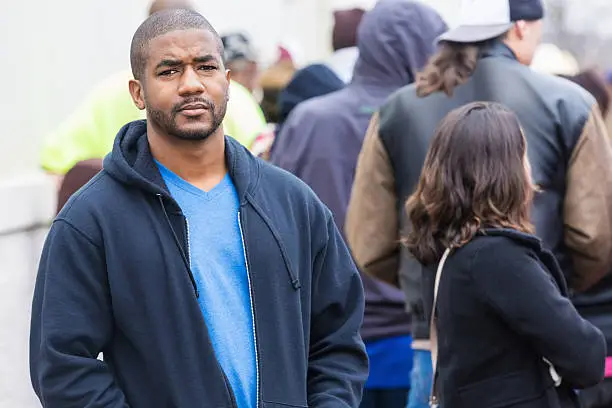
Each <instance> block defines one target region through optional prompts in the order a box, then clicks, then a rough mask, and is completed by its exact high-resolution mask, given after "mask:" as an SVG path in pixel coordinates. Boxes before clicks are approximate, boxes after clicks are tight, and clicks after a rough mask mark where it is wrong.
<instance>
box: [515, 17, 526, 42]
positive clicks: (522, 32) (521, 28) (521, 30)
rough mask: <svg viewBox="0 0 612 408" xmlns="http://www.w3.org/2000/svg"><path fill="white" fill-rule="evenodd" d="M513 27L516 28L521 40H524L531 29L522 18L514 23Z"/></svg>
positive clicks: (516, 33) (517, 36)
mask: <svg viewBox="0 0 612 408" xmlns="http://www.w3.org/2000/svg"><path fill="white" fill-rule="evenodd" d="M513 29H514V33H515V35H516V38H518V39H519V40H522V39H524V38H525V36H526V35H527V31H529V26H528V25H527V22H526V21H523V20H520V21H517V22H516V23H515V24H514V27H513Z"/></svg>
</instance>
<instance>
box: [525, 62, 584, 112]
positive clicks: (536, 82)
mask: <svg viewBox="0 0 612 408" xmlns="http://www.w3.org/2000/svg"><path fill="white" fill-rule="evenodd" d="M521 69H522V71H523V74H524V75H525V76H526V77H527V78H528V79H529V80H530V82H531V83H532V84H533V86H534V87H535V89H536V90H537V91H539V93H540V95H542V96H543V97H545V98H550V99H553V100H556V101H559V102H562V103H565V104H570V105H571V106H572V107H575V108H579V107H582V108H584V109H586V110H587V111H590V110H591V108H592V107H593V105H595V98H594V97H593V96H592V95H591V94H590V93H589V92H588V91H587V90H586V89H584V88H582V87H581V86H580V85H578V84H576V83H574V82H572V81H570V80H568V79H565V78H562V77H559V76H556V75H551V74H547V73H544V72H538V71H535V70H533V69H531V68H529V67H526V66H521Z"/></svg>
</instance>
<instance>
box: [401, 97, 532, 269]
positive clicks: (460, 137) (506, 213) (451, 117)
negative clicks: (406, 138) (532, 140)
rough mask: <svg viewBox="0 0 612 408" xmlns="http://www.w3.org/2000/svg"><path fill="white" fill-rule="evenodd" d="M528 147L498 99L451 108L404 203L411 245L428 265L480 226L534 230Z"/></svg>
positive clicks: (515, 118) (472, 233) (439, 127)
mask: <svg viewBox="0 0 612 408" xmlns="http://www.w3.org/2000/svg"><path fill="white" fill-rule="evenodd" d="M526 149H527V142H526V140H525V137H524V135H523V132H522V130H521V126H520V124H519V121H518V119H517V117H516V116H515V114H514V113H512V112H511V111H510V110H508V109H507V108H505V107H504V106H502V105H500V104H498V103H487V102H476V103H471V104H469V105H465V106H463V107H461V108H459V109H456V110H454V111H452V112H450V113H449V114H448V115H447V116H446V117H445V118H444V119H443V120H442V121H441V123H440V125H439V126H438V129H437V130H436V134H435V135H434V137H433V140H432V142H431V145H430V148H429V151H428V153H427V156H426V158H425V163H424V165H423V170H422V173H421V177H420V180H419V183H418V185H417V188H416V191H415V193H414V194H413V195H412V196H411V197H410V198H409V199H408V202H407V204H406V210H407V212H408V216H409V219H410V222H411V226H412V229H411V231H410V232H409V233H408V235H407V237H406V239H405V244H406V245H407V246H408V249H409V250H410V252H411V253H412V254H413V255H414V256H415V257H416V258H417V259H418V260H419V261H420V262H421V263H422V264H424V265H429V264H435V263H437V262H438V261H439V259H440V258H441V256H442V253H443V252H444V250H445V249H446V248H457V247H461V246H462V245H464V244H466V243H467V242H469V241H470V240H471V239H472V238H473V237H474V236H475V235H476V234H477V233H479V232H480V231H481V230H483V229H485V228H512V229H516V230H519V231H522V232H527V233H531V232H532V231H533V227H532V225H531V223H530V221H529V209H530V206H531V201H532V198H533V194H534V190H535V189H534V186H533V184H532V181H531V175H530V167H529V162H528V160H527V155H526Z"/></svg>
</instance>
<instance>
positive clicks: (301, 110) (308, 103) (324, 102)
mask: <svg viewBox="0 0 612 408" xmlns="http://www.w3.org/2000/svg"><path fill="white" fill-rule="evenodd" d="M344 92H345V89H340V90H338V91H334V92H331V93H328V94H325V95H319V96H315V97H314V98H310V99H307V100H305V101H304V102H301V103H300V104H298V105H297V106H296V107H295V108H294V109H293V111H292V112H291V114H290V115H289V118H291V117H292V116H293V118H294V120H309V119H310V118H312V117H313V116H314V117H316V118H317V119H319V118H327V117H334V116H337V114H338V113H342V109H341V107H340V106H339V103H343V102H344V100H343V98H342V96H343V94H344Z"/></svg>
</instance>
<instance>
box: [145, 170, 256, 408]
mask: <svg viewBox="0 0 612 408" xmlns="http://www.w3.org/2000/svg"><path fill="white" fill-rule="evenodd" d="M157 165H158V167H159V171H160V173H161V175H162V177H163V179H164V181H165V183H166V186H167V187H168V190H169V191H170V194H171V195H172V197H173V198H174V200H175V201H176V202H177V203H178V205H179V207H180V208H181V210H182V211H183V214H184V215H185V217H186V218H187V229H188V234H189V239H188V240H189V258H190V264H191V271H192V273H193V275H194V278H195V281H196V285H197V287H198V290H199V293H200V296H199V299H198V303H199V305H200V309H201V310H202V315H203V316H204V321H205V322H206V326H207V328H208V333H209V336H210V340H211V342H212V346H213V348H214V350H215V354H216V356H217V359H218V361H219V363H220V365H221V367H222V369H223V371H224V372H225V374H226V376H227V378H228V380H229V382H230V385H231V387H232V390H233V392H234V395H235V396H236V402H237V404H238V408H255V406H256V401H257V367H256V356H255V330H254V325H253V314H252V309H251V294H250V283H249V275H248V269H247V263H246V259H245V251H244V243H243V237H242V233H241V229H240V224H239V211H240V203H239V199H238V194H237V192H236V188H235V186H234V183H233V182H232V179H231V178H230V177H229V175H226V176H225V177H224V178H223V180H222V181H221V182H220V183H219V184H218V185H216V186H215V187H214V188H213V189H212V190H210V191H208V192H206V191H203V190H200V189H199V188H197V187H195V186H194V185H192V184H190V183H188V182H187V181H185V180H183V179H181V178H180V177H179V176H178V175H176V174H175V173H173V172H171V171H170V170H169V169H167V168H166V167H164V166H163V165H162V164H160V163H157ZM185 335H189V334H188V333H185ZM202 406H206V401H202Z"/></svg>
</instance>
